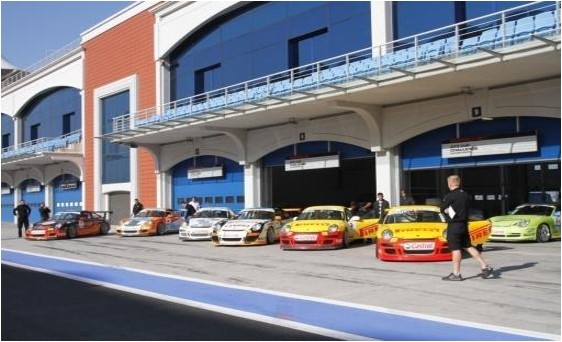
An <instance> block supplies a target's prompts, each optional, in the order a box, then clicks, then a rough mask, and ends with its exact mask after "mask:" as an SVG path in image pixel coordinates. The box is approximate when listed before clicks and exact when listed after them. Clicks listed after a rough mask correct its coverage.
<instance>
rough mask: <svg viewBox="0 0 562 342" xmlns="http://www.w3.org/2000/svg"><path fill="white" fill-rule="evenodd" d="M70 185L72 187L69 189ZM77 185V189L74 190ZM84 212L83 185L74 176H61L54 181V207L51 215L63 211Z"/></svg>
mask: <svg viewBox="0 0 562 342" xmlns="http://www.w3.org/2000/svg"><path fill="white" fill-rule="evenodd" d="M69 185H70V187H69ZM74 185H76V187H75V188H72V187H73V186H74ZM80 210H82V184H81V182H80V180H79V179H78V178H76V177H74V176H72V175H68V174H65V175H60V176H58V177H57V178H55V180H54V181H53V207H52V208H51V215H54V214H55V213H58V212H61V211H80Z"/></svg>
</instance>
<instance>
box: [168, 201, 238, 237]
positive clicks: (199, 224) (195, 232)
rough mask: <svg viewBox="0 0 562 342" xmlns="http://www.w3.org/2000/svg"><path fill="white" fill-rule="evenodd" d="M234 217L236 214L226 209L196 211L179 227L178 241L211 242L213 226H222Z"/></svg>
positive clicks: (212, 208)
mask: <svg viewBox="0 0 562 342" xmlns="http://www.w3.org/2000/svg"><path fill="white" fill-rule="evenodd" d="M235 217H236V214H235V213H234V212H233V211H232V210H231V209H230V208H226V207H207V208H201V209H199V211H197V212H196V213H195V214H193V216H191V218H190V219H189V221H186V222H184V223H183V224H182V225H181V227H180V233H179V238H180V240H184V241H186V240H211V237H212V235H213V225H215V224H217V223H218V224H219V225H221V226H222V225H223V224H224V223H225V222H226V221H228V220H231V219H233V218H235Z"/></svg>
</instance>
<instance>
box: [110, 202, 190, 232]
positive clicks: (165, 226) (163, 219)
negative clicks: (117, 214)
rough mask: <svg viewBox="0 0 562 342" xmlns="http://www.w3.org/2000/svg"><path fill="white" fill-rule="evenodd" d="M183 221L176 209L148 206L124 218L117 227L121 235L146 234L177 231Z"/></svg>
mask: <svg viewBox="0 0 562 342" xmlns="http://www.w3.org/2000/svg"><path fill="white" fill-rule="evenodd" d="M183 222H184V219H183V217H182V216H181V214H180V212H179V211H178V210H172V209H160V208H150V209H143V210H141V211H140V212H139V213H138V214H136V215H135V216H132V217H130V218H127V219H124V220H122V221H121V224H120V225H119V226H118V227H117V229H116V233H117V234H118V235H121V236H148V235H163V234H166V233H177V232H179V230H180V227H181V225H182V223H183Z"/></svg>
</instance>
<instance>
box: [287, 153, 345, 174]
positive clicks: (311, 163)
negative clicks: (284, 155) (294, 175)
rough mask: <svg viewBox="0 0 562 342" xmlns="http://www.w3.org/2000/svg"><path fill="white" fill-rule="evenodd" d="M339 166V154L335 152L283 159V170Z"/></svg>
mask: <svg viewBox="0 0 562 342" xmlns="http://www.w3.org/2000/svg"><path fill="white" fill-rule="evenodd" d="M339 166H340V156H339V155H337V154H334V155H329V156H319V157H309V158H296V159H287V160H285V171H300V170H312V169H326V168H332V167H339Z"/></svg>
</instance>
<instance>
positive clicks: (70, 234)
mask: <svg viewBox="0 0 562 342" xmlns="http://www.w3.org/2000/svg"><path fill="white" fill-rule="evenodd" d="M75 237H76V227H68V228H66V238H67V239H74V238H75Z"/></svg>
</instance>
